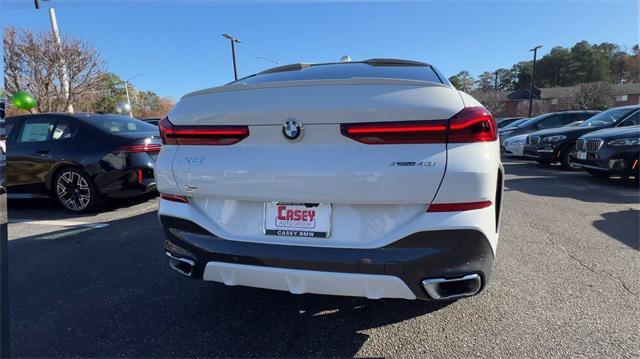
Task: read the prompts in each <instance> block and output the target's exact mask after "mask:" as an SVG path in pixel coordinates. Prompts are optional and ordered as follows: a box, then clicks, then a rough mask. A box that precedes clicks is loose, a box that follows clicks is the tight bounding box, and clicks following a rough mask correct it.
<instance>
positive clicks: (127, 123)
mask: <svg viewBox="0 0 640 359" xmlns="http://www.w3.org/2000/svg"><path fill="white" fill-rule="evenodd" d="M82 119H83V120H85V121H87V122H89V123H90V124H91V125H93V126H95V127H97V128H99V129H101V130H102V131H105V132H109V133H124V132H144V131H157V130H158V128H157V127H156V126H154V125H151V124H148V123H146V122H143V121H140V120H136V119H135V118H130V117H126V116H116V115H112V116H111V115H106V116H102V115H101V116H87V117H84V118H82Z"/></svg>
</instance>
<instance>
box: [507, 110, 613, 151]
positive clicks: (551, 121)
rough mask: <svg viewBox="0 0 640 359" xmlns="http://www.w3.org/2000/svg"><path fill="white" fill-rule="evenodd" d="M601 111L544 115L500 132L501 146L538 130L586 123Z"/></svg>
mask: <svg viewBox="0 0 640 359" xmlns="http://www.w3.org/2000/svg"><path fill="white" fill-rule="evenodd" d="M598 112H600V111H563V112H550V113H545V114H544V115H540V116H536V117H533V118H531V119H529V120H527V121H525V122H523V123H521V124H519V125H517V126H513V127H505V128H504V129H502V130H498V135H499V136H500V144H501V145H502V144H503V143H504V140H506V139H507V138H509V137H512V136H517V135H524V134H527V133H531V132H535V131H538V130H543V129H549V128H557V127H562V126H566V125H568V124H570V123H572V122H576V121H584V120H586V119H588V118H589V117H591V116H593V115H596V114H598Z"/></svg>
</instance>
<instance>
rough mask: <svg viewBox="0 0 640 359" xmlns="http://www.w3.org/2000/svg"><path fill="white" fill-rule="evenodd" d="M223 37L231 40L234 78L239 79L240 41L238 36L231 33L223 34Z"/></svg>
mask: <svg viewBox="0 0 640 359" xmlns="http://www.w3.org/2000/svg"><path fill="white" fill-rule="evenodd" d="M222 37H224V38H225V39H227V40H229V41H230V42H231V56H232V57H233V78H234V79H235V80H236V81H237V80H238V66H237V65H236V42H237V43H240V42H242V41H240V40H239V39H238V38H235V37H233V36H231V35H229V34H222Z"/></svg>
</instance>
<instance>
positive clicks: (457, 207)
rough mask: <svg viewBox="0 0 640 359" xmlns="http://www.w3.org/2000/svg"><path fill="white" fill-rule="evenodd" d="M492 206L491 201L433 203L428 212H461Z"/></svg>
mask: <svg viewBox="0 0 640 359" xmlns="http://www.w3.org/2000/svg"><path fill="white" fill-rule="evenodd" d="M489 206H491V201H481V202H464V203H432V204H431V205H429V208H427V212H461V211H471V210H474V209H482V208H487V207H489Z"/></svg>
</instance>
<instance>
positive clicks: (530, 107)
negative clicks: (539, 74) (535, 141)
mask: <svg viewBox="0 0 640 359" xmlns="http://www.w3.org/2000/svg"><path fill="white" fill-rule="evenodd" d="M541 47H542V45H538V46H536V47H534V48H533V49H531V50H529V51H533V70H532V71H531V87H529V118H531V111H533V82H534V81H535V78H536V57H537V55H538V49H539V48H541Z"/></svg>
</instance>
